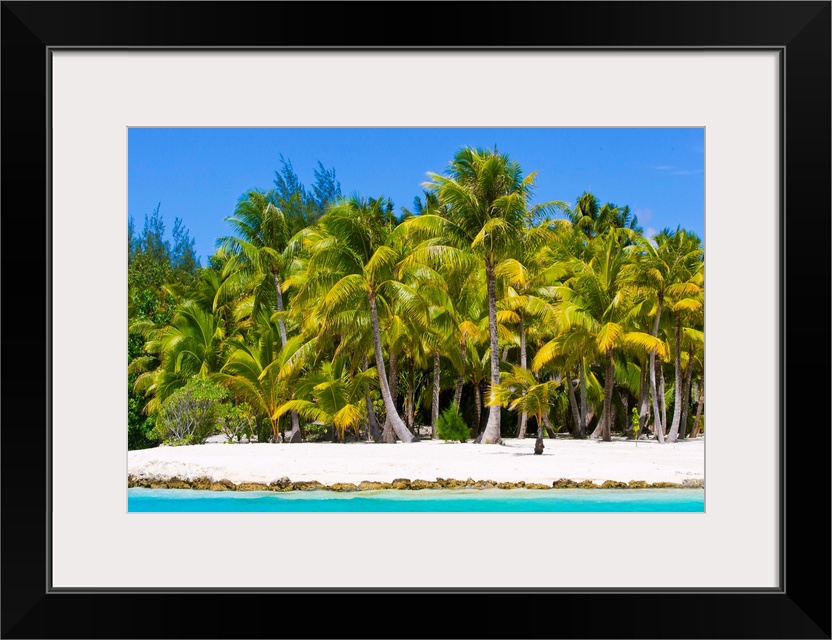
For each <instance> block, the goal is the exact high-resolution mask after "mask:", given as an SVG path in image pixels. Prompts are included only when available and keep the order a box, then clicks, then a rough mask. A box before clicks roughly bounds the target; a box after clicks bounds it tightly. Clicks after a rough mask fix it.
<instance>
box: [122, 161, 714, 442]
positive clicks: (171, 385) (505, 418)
mask: <svg viewBox="0 0 832 640" xmlns="http://www.w3.org/2000/svg"><path fill="white" fill-rule="evenodd" d="M280 161H281V169H280V170H279V171H278V172H276V177H275V182H274V187H273V188H272V189H270V190H256V189H255V190H250V191H247V192H246V193H244V194H243V195H242V196H241V197H240V198H239V200H238V202H237V204H236V207H235V210H234V212H233V214H232V215H230V216H229V217H228V218H227V219H226V221H227V224H228V227H229V233H228V235H226V236H224V237H222V238H219V239H218V240H217V245H216V246H217V249H216V252H215V253H214V255H212V256H210V257H209V259H208V264H207V266H206V267H200V266H199V265H198V263H197V261H196V260H195V259H194V256H193V242H192V241H191V240H190V238H189V236H188V233H187V231H186V230H184V229H183V228H182V226H181V223H177V225H176V226H175V228H174V245H173V246H172V247H170V246H167V247H165V245H164V243H160V242H159V239H160V238H161V234H159V233H158V231H159V228H158V227H159V225H160V224H161V222H160V221H159V220H158V219H156V218H153V217H151V218H150V219H148V220H146V222H145V229H144V232H143V234H142V236H140V237H139V239H138V241H137V240H134V239H133V233H134V232H133V227H132V225H131V227H130V243H131V245H130V247H131V249H130V263H129V266H128V274H129V276H128V279H129V281H128V284H129V296H130V297H129V300H130V305H129V328H128V333H129V337H130V339H129V343H128V344H129V347H128V362H129V364H128V384H129V393H130V407H129V420H128V429H129V434H130V438H129V443H128V445H129V446H130V447H131V448H139V447H143V446H152V445H153V444H155V443H158V442H159V441H160V440H163V439H165V437H166V436H169V435H170V432H171V430H170V428H169V427H170V425H171V424H172V423H171V420H172V418H171V417H170V416H172V415H174V409H176V410H177V411H178V413H176V415H180V416H181V415H182V411H181V409H182V407H181V403H182V401H183V400H182V399H183V398H184V397H185V395H186V393H185V392H186V391H188V392H189V393H190V391H189V390H190V389H193V391H194V393H197V392H198V391H199V390H202V391H199V392H200V393H205V391H204V390H205V389H206V388H207V387H216V388H218V389H220V390H221V391H222V394H221V395H222V397H223V398H224V399H223V402H224V403H225V404H226V405H227V407H228V410H226V411H225V412H224V413H223V412H221V413H220V414H217V415H224V416H229V415H232V414H231V413H229V412H230V411H231V408H234V412H233V414H234V415H236V416H238V417H239V416H244V418H240V419H241V420H242V421H243V423H245V424H246V425H249V426H248V427H247V429H248V431H246V433H247V434H248V433H250V434H251V435H256V436H257V438H258V440H260V441H264V440H266V439H269V440H271V441H273V442H278V441H284V442H298V441H302V440H312V439H315V438H316V437H318V436H319V435H320V434H321V432H322V431H323V430H327V431H326V432H327V434H328V435H329V436H330V437H332V438H335V439H339V440H342V441H344V440H346V439H348V438H350V437H360V438H366V439H368V440H373V441H376V442H388V443H389V442H394V441H396V440H400V441H402V442H413V441H415V440H418V439H419V434H420V431H419V427H420V426H421V425H430V435H431V437H436V436H437V425H438V424H439V423H440V422H441V421H440V416H445V417H447V416H448V415H458V416H461V418H462V420H464V422H465V424H466V425H467V427H468V429H469V435H470V438H472V439H474V441H475V442H481V443H485V444H493V443H497V442H500V441H501V439H502V438H503V437H508V436H513V437H519V438H525V437H526V435H527V433H529V429H530V425H531V426H532V428H533V429H534V433H535V434H536V438H537V443H536V444H537V447H536V451H537V452H539V451H540V450H542V446H543V444H542V442H543V435H544V432H546V433H548V435H549V436H550V437H553V436H554V435H555V433H557V432H566V433H569V434H570V435H571V436H572V437H575V438H585V437H596V438H600V439H602V440H611V435H612V433H613V432H620V433H622V434H623V435H625V436H627V437H634V436H635V435H636V434H638V433H641V434H644V433H649V434H651V435H652V437H654V438H656V439H658V440H659V442H665V441H675V440H677V439H678V438H684V437H688V435H689V434H690V435H692V436H696V435H698V434H699V433H700V432H702V430H703V428H704V415H703V409H704V384H703V383H704V379H703V378H704V327H703V324H704V316H703V313H704V311H703V308H704V307H703V305H704V251H703V247H702V243H701V240H700V239H699V238H698V237H697V236H696V235H695V234H694V233H691V232H690V231H687V230H685V229H682V228H679V227H677V228H676V229H665V230H663V231H661V232H660V233H659V234H657V235H656V236H654V237H653V238H646V237H645V236H644V233H643V230H642V229H641V227H639V225H638V221H637V219H636V217H635V215H633V213H632V212H631V211H630V209H629V207H627V206H618V205H616V204H614V203H609V202H607V203H602V202H601V201H600V200H599V198H598V197H596V196H595V195H594V194H591V193H584V194H582V195H581V196H580V197H579V198H578V200H577V202H576V203H575V205H574V206H570V205H569V204H567V203H566V202H563V201H558V200H552V201H546V202H541V203H538V204H532V202H533V201H534V198H533V197H534V189H535V177H536V173H535V172H532V173H529V174H524V173H523V171H522V169H521V167H520V166H519V164H518V163H517V162H516V161H514V160H512V159H511V158H510V157H509V156H508V155H507V154H504V153H500V152H499V151H498V150H497V149H496V148H495V149H493V150H486V149H475V148H463V149H460V150H459V151H458V152H457V153H456V155H455V156H454V158H453V159H452V161H451V162H450V163H449V166H448V168H447V170H446V171H445V172H443V173H429V174H428V180H427V181H426V182H425V183H423V185H422V195H421V196H419V197H417V198H416V199H415V200H414V203H413V207H412V209H408V208H402V209H401V211H400V212H399V213H398V214H396V213H395V211H394V206H393V203H392V202H391V201H390V199H389V198H386V197H384V196H379V197H375V198H372V197H362V196H359V195H357V194H352V195H349V196H344V195H343V194H342V193H341V186H340V183H339V182H338V181H337V180H336V179H335V171H334V169H325V168H324V167H323V165H321V164H320V163H318V169H317V170H316V171H315V174H314V175H315V182H314V184H313V185H312V187H311V188H309V189H307V188H306V187H305V186H304V185H303V184H301V182H300V180H299V179H298V177H297V175H296V173H295V172H294V169H293V167H292V165H291V163H290V162H289V161H287V160H285V159H283V158H282V156H281V158H280ZM154 215H155V216H156V217H157V218H158V210H157V211H156V212H155V213H154ZM154 220H155V222H154ZM148 222H149V223H150V225H149V226H148ZM154 225H155V227H154ZM177 234H178V235H177ZM189 243H190V244H189ZM188 248H190V252H189V251H188ZM197 382H198V383H199V384H197ZM197 395H198V394H197ZM188 397H189V398H190V399H191V401H193V399H194V398H195V397H196V396H194V395H193V394H191V395H190V396H188ZM211 397H212V398H213V401H214V402H215V403H216V402H219V401H218V400H217V399H216V397H214V396H211ZM209 404H210V403H209ZM212 420H213V421H214V422H213V424H214V425H216V424H220V423H221V420H220V419H219V418H217V417H214V418H212ZM228 420H229V418H227V419H226V423H228ZM223 424H225V423H223ZM241 424H242V423H241ZM211 428H212V423H211V422H210V421H209V424H208V428H207V430H206V431H204V433H203V435H204V434H205V433H208V432H210V431H211ZM179 433H180V432H179V431H177V434H179ZM200 439H201V438H200V437H197V438H196V439H195V440H194V441H199V440H200Z"/></svg>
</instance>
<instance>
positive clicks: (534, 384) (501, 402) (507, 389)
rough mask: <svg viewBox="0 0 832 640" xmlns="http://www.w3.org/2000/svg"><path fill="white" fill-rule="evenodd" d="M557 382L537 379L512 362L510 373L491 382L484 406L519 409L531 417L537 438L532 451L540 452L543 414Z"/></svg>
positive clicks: (541, 450)
mask: <svg viewBox="0 0 832 640" xmlns="http://www.w3.org/2000/svg"><path fill="white" fill-rule="evenodd" d="M559 387H560V382H557V381H554V380H549V381H546V382H538V381H537V379H536V378H535V377H534V374H533V373H532V372H531V371H529V370H528V369H526V368H525V367H519V366H517V365H512V370H511V373H509V374H506V375H504V376H503V378H502V380H501V382H500V384H496V385H492V386H491V393H490V396H489V399H488V402H487V403H486V404H487V405H488V406H490V407H493V406H500V407H508V409H509V411H519V412H521V413H527V414H530V415H532V416H534V417H535V419H536V421H537V441H536V442H535V445H534V452H535V453H536V454H541V453H543V416H544V415H545V414H548V412H549V405H550V403H551V402H552V400H553V398H554V395H555V392H556V390H557V389H558V388H559Z"/></svg>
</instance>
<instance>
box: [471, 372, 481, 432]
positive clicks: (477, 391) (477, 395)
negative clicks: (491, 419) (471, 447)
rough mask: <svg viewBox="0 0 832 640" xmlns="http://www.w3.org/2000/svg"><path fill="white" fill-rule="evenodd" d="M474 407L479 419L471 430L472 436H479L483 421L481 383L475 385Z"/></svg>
mask: <svg viewBox="0 0 832 640" xmlns="http://www.w3.org/2000/svg"><path fill="white" fill-rule="evenodd" d="M474 409H475V412H476V416H477V420H476V422H475V424H474V428H473V429H472V430H471V437H472V438H477V437H478V436H479V434H480V422H481V421H482V396H481V394H480V385H479V384H475V385H474Z"/></svg>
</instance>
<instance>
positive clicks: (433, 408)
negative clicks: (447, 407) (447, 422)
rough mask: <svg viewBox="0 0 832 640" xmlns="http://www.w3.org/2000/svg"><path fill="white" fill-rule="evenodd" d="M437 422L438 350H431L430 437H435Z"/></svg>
mask: <svg viewBox="0 0 832 640" xmlns="http://www.w3.org/2000/svg"><path fill="white" fill-rule="evenodd" d="M437 422H439V351H438V350H436V349H434V350H433V403H432V404H431V409H430V437H431V438H435V437H436V423H437Z"/></svg>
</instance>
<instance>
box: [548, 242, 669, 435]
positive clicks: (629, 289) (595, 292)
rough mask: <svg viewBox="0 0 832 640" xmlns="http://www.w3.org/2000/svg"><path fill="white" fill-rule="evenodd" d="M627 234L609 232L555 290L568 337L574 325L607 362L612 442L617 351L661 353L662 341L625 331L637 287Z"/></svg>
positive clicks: (606, 405)
mask: <svg viewBox="0 0 832 640" xmlns="http://www.w3.org/2000/svg"><path fill="white" fill-rule="evenodd" d="M629 236H630V233H629V232H627V231H626V230H620V229H610V230H608V231H607V232H605V233H604V235H602V236H599V237H598V238H597V239H595V240H593V241H592V242H590V244H589V247H588V248H589V251H590V254H591V256H592V257H591V258H590V260H589V261H588V262H583V261H575V262H574V263H573V265H572V271H573V273H574V275H573V276H571V277H570V278H569V279H567V280H566V281H565V282H564V284H563V286H560V287H555V291H556V292H557V295H558V297H559V298H560V308H559V314H558V316H559V321H560V323H561V325H562V329H563V331H564V333H566V332H568V331H569V330H570V329H572V328H573V327H575V326H577V327H579V328H580V329H581V330H582V332H586V334H588V335H591V336H592V337H593V338H594V342H595V346H596V348H597V352H598V354H599V355H600V356H601V357H603V358H604V372H605V373H604V402H603V410H602V414H601V420H602V422H601V425H600V427H601V438H602V439H603V440H605V441H609V440H610V424H611V421H612V412H613V409H612V394H613V388H614V385H615V352H616V349H618V348H619V347H621V346H624V345H632V346H634V347H641V348H645V349H653V350H661V349H663V343H661V342H660V341H659V340H658V339H656V338H654V337H653V336H650V335H648V334H645V333H642V332H638V331H627V328H626V326H625V321H626V318H627V314H628V311H629V306H630V304H631V300H632V297H633V295H634V293H635V287H634V286H633V284H632V281H633V275H632V269H631V261H630V254H631V251H629V250H628V248H624V247H623V244H624V242H625V241H626V240H629V239H630V238H629Z"/></svg>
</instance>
